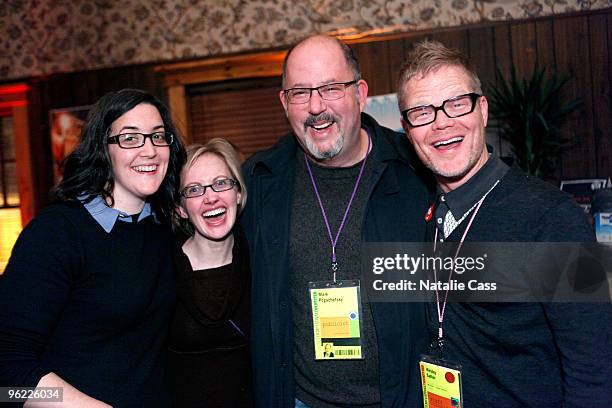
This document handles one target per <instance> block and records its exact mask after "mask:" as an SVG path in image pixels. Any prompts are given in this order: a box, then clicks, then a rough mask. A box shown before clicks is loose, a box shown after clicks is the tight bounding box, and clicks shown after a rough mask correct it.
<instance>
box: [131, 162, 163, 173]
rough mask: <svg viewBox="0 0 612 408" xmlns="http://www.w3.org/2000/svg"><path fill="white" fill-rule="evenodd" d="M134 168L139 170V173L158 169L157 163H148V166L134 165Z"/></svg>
mask: <svg viewBox="0 0 612 408" xmlns="http://www.w3.org/2000/svg"><path fill="white" fill-rule="evenodd" d="M132 169H133V170H135V171H137V172H139V173H151V172H154V171H155V170H157V165H156V164H151V165H147V166H134V167H132Z"/></svg>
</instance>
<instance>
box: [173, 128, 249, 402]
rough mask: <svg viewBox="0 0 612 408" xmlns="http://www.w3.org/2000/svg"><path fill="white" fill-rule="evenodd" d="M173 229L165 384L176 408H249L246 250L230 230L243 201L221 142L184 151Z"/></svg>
mask: <svg viewBox="0 0 612 408" xmlns="http://www.w3.org/2000/svg"><path fill="white" fill-rule="evenodd" d="M180 185H181V187H182V190H181V195H182V197H181V201H180V203H179V205H178V208H177V212H176V215H175V218H174V225H175V227H178V228H179V229H180V230H181V231H182V232H183V234H184V235H185V236H184V238H183V239H180V240H178V241H179V242H177V247H176V251H175V266H176V272H177V297H178V301H177V304H176V310H175V312H174V317H173V319H172V324H171V325H170V332H169V338H168V348H169V353H168V379H169V385H170V390H171V392H172V398H173V403H174V406H175V407H176V408H191V407H194V408H195V407H202V406H205V407H208V408H234V407H235V408H247V407H250V406H252V405H253V403H252V390H251V362H250V354H249V333H250V326H251V319H250V310H251V309H250V299H251V297H250V268H249V256H248V245H247V242H246V238H245V237H244V234H243V233H242V232H241V231H240V229H239V228H238V227H237V226H236V219H237V217H238V215H239V213H240V211H242V209H244V206H245V204H246V198H247V191H246V189H245V184H244V180H243V178H242V173H241V172H240V159H239V156H238V154H237V153H236V150H235V149H234V148H233V147H232V145H231V144H230V143H229V142H227V141H226V140H224V139H212V140H210V141H208V142H207V143H206V144H204V145H194V146H192V147H191V148H190V149H189V153H188V155H187V162H186V164H185V167H184V168H183V171H182V172H181V184H180Z"/></svg>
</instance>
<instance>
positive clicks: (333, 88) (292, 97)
mask: <svg viewBox="0 0 612 408" xmlns="http://www.w3.org/2000/svg"><path fill="white" fill-rule="evenodd" d="M357 81H358V80H357V79H353V80H352V81H348V82H334V83H332V84H326V85H321V86H317V87H315V88H291V89H285V90H284V91H283V92H285V98H287V101H288V102H289V103H296V104H297V103H306V102H308V101H309V100H310V97H311V96H312V91H317V92H318V93H319V96H320V97H321V99H324V100H326V101H335V100H336V99H340V98H342V97H343V96H344V94H345V93H346V88H347V87H349V86H351V85H355V84H356V83H357Z"/></svg>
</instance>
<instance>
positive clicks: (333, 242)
mask: <svg viewBox="0 0 612 408" xmlns="http://www.w3.org/2000/svg"><path fill="white" fill-rule="evenodd" d="M371 144H372V141H371V139H370V135H368V150H367V152H366V155H365V158H364V159H363V162H362V163H361V169H359V175H358V176H357V180H356V181H355V187H353V192H352V194H351V198H350V200H349V202H348V205H347V206H346V211H344V216H343V217H342V222H341V223H340V227H338V232H337V233H336V238H334V237H333V235H332V231H331V227H330V226H329V220H328V219H327V213H326V212H325V207H324V206H323V201H321V196H320V195H319V189H318V188H317V183H316V182H315V179H314V175H313V174H312V170H311V169H310V164H309V163H308V160H309V159H308V157H307V156H306V153H304V160H305V161H306V168H307V169H308V174H309V175H310V181H311V182H312V187H313V188H314V192H315V195H316V196H317V201H318V202H319V207H320V208H321V214H322V215H323V220H324V221H325V227H327V235H328V236H329V241H330V243H331V246H332V256H331V261H332V262H331V269H332V272H333V274H334V282H336V271H337V270H338V262H337V259H336V244H337V243H338V238H340V233H341V232H342V229H343V228H344V223H345V222H346V217H347V216H348V213H349V210H350V209H351V205H352V204H353V199H355V195H356V193H357V188H358V187H359V183H360V181H361V176H362V175H363V170H364V169H365V165H366V162H367V160H368V156H369V155H370V146H371Z"/></svg>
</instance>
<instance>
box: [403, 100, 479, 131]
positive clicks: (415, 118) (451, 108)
mask: <svg viewBox="0 0 612 408" xmlns="http://www.w3.org/2000/svg"><path fill="white" fill-rule="evenodd" d="M481 96H482V95H479V94H477V93H474V92H471V93H467V94H464V95H459V96H455V97H453V98H450V99H447V100H445V101H444V102H442V105H440V106H434V105H422V106H416V107H414V108H410V109H406V110H403V111H402V117H403V118H404V120H405V121H406V122H408V124H409V125H410V126H412V127H419V126H425V125H429V124H430V123H433V122H434V121H435V120H436V116H437V115H438V111H440V110H441V111H444V113H445V114H446V116H448V117H449V118H458V117H460V116H464V115H467V114H470V113H472V112H474V108H475V107H476V100H478V98H480V97H481Z"/></svg>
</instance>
